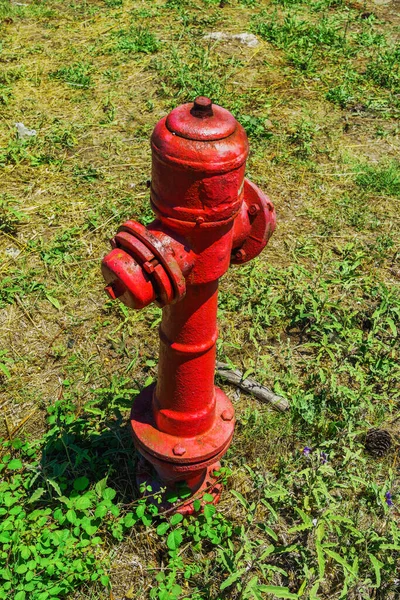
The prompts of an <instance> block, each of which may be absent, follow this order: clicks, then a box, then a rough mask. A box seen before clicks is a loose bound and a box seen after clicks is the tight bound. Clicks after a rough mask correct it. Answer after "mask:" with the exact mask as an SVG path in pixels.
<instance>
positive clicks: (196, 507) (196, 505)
mask: <svg viewBox="0 0 400 600" xmlns="http://www.w3.org/2000/svg"><path fill="white" fill-rule="evenodd" d="M193 508H194V510H195V512H199V510H200V509H201V502H200V500H199V499H198V498H196V500H195V501H194V502H193Z"/></svg>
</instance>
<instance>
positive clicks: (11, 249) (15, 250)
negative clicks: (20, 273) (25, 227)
mask: <svg viewBox="0 0 400 600" xmlns="http://www.w3.org/2000/svg"><path fill="white" fill-rule="evenodd" d="M6 254H7V256H11V258H17V256H19V255H20V254H21V250H19V249H18V248H14V246H9V247H8V248H6Z"/></svg>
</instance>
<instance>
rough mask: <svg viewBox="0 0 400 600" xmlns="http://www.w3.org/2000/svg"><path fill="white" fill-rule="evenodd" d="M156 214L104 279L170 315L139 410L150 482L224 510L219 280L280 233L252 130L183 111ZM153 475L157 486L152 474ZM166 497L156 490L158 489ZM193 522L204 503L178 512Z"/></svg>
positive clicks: (127, 228) (170, 140) (165, 126)
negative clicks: (256, 172) (255, 167)
mask: <svg viewBox="0 0 400 600" xmlns="http://www.w3.org/2000/svg"><path fill="white" fill-rule="evenodd" d="M151 148H152V180H151V206H152V209H153V210H154V212H155V214H156V216H157V218H156V219H155V220H154V221H153V222H152V223H150V225H148V226H147V227H144V226H143V225H141V224H140V223H138V222H136V221H127V222H126V223H124V224H123V225H122V226H121V227H120V228H119V230H118V233H117V235H116V236H115V237H114V238H113V239H112V240H111V245H112V247H113V250H112V251H111V252H110V253H109V254H108V255H107V256H106V257H105V258H104V259H103V262H102V273H103V276H104V279H105V280H106V283H107V285H106V288H105V290H106V292H107V293H108V295H109V296H110V298H113V299H115V298H119V299H120V300H121V301H122V302H123V303H124V304H125V305H126V306H129V307H131V308H135V309H141V308H144V307H145V306H147V305H148V304H150V303H151V302H155V303H156V304H157V305H158V306H161V307H162V308H163V314H162V322H161V326H160V360H159V365H158V380H157V383H156V384H152V385H150V386H149V387H147V388H145V389H144V390H143V391H142V392H141V394H140V395H139V396H138V397H137V398H136V399H135V401H134V405H133V408H132V413H131V426H132V434H133V440H134V443H135V446H136V448H137V450H138V451H139V453H140V455H141V457H142V459H141V462H140V464H139V467H138V480H139V481H140V482H147V483H150V484H151V482H152V479H154V475H155V476H156V479H157V480H158V481H159V484H158V485H159V486H160V487H161V486H163V487H166V488H167V489H171V488H172V489H173V488H174V486H176V485H177V483H178V482H185V484H186V485H187V486H188V487H189V489H190V490H191V491H192V493H193V494H195V493H200V492H201V491H202V490H204V491H205V490H207V492H208V493H211V494H212V495H213V496H214V498H215V501H217V500H218V498H219V495H220V491H221V486H220V485H219V484H218V480H216V478H215V476H214V472H215V471H216V470H218V468H219V466H220V463H219V460H220V459H221V457H222V456H223V455H224V454H225V452H226V451H227V449H228V447H229V445H230V443H231V439H232V435H233V429H234V424H235V418H234V409H233V406H232V404H231V402H230V400H229V398H228V397H227V396H226V394H224V392H223V391H222V390H220V389H219V388H218V387H216V386H215V385H214V371H215V356H216V341H217V336H218V330H217V300H218V280H219V278H220V277H221V275H223V274H224V273H225V272H226V271H227V269H228V268H229V265H230V264H231V263H233V264H243V263H245V262H247V261H249V260H251V259H252V258H254V257H255V256H257V255H258V254H259V253H260V252H261V250H262V249H263V248H264V246H265V245H266V243H267V241H268V239H269V237H270V236H271V234H272V232H273V231H274V228H275V210H274V207H273V205H272V203H271V202H270V200H269V199H268V198H267V197H266V196H265V195H264V194H263V193H262V192H261V191H260V190H259V189H258V188H257V187H256V186H255V185H254V184H253V183H251V182H250V181H249V180H247V179H245V177H244V173H245V166H246V159H247V155H248V141H247V136H246V133H245V131H244V129H243V127H242V126H241V125H240V124H239V123H238V122H237V121H236V120H235V118H234V117H233V116H232V115H231V113H229V112H228V111H227V110H225V109H224V108H221V107H220V106H217V105H215V104H212V103H211V100H209V99H208V98H205V97H199V98H196V100H195V101H194V103H193V104H192V103H189V104H183V105H181V106H178V107H177V108H175V109H174V110H173V111H172V112H171V113H170V114H169V115H168V116H167V117H164V118H163V119H161V121H159V123H158V124H157V125H156V127H155V129H154V131H153V135H152V138H151ZM152 473H153V474H154V475H152ZM153 489H154V488H153ZM178 510H180V512H185V513H190V512H193V501H192V500H190V499H189V500H188V501H187V502H186V503H185V504H184V505H182V504H181V505H180V507H179V508H178Z"/></svg>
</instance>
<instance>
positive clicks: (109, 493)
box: [103, 488, 117, 500]
mask: <svg viewBox="0 0 400 600" xmlns="http://www.w3.org/2000/svg"><path fill="white" fill-rule="evenodd" d="M116 495H117V492H116V491H115V490H113V489H112V488H106V489H105V490H104V492H103V499H104V500H114V498H115V496H116Z"/></svg>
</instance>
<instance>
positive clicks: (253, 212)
mask: <svg viewBox="0 0 400 600" xmlns="http://www.w3.org/2000/svg"><path fill="white" fill-rule="evenodd" d="M258 212H260V207H259V206H258V204H252V205H251V206H249V214H250V215H256V214H257V213H258Z"/></svg>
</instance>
